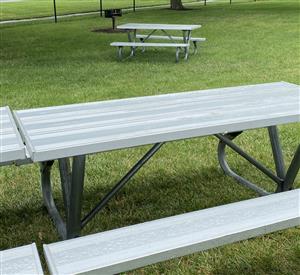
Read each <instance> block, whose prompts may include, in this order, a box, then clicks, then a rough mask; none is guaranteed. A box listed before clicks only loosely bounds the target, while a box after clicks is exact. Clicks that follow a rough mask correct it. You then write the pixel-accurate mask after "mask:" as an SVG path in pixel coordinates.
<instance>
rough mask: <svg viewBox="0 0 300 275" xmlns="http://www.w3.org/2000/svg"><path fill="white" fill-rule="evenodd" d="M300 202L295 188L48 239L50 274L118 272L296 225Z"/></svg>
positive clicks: (46, 251) (45, 250)
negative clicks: (55, 240)
mask: <svg viewBox="0 0 300 275" xmlns="http://www.w3.org/2000/svg"><path fill="white" fill-rule="evenodd" d="M299 205H300V189H297V190H293V191H288V192H284V193H280V194H274V195H269V196H266V197H260V198H255V199H250V200H246V201H242V202H236V203H232V204H227V205H223V206H218V207H213V208H209V209H204V210H200V211H195V212H191V213H187V214H182V215H177V216H173V217H168V218H163V219H159V220H155V221H150V222H145V223H142V224H137V225H132V226H128V227H124V228H120V229H115V230H111V231H107V232H103V233H98V234H94V235H89V236H85V237H81V238H77V239H72V240H68V241H63V242H58V243H53V244H49V245H44V252H45V256H46V260H47V263H48V267H49V270H50V272H51V274H83V273H89V272H90V273H91V274H99V275H100V274H106V275H107V274H117V273H120V272H124V271H127V270H131V269H135V268H139V267H142V266H145V265H148V264H153V263H156V262H160V261H164V260H167V259H171V258H175V257H179V256H183V255H187V254H190V253H194V252H197V251H203V250H206V249H209V248H213V247H218V246H221V245H224V244H229V243H233V242H236V241H240V240H245V239H248V238H251V237H254V236H258V235H262V234H266V233H270V232H274V231H277V230H282V229H286V228H289V227H293V226H298V225H300V215H299ZM90 273H89V274H90Z"/></svg>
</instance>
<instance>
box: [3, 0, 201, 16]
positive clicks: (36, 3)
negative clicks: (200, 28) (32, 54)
mask: <svg viewBox="0 0 300 275" xmlns="http://www.w3.org/2000/svg"><path fill="white" fill-rule="evenodd" d="M99 1H100V0H75V1H74V0H56V8H57V14H58V15H62V14H68V13H78V12H90V11H97V10H99V7H100V4H99ZM195 1H196V0H183V1H182V2H183V3H187V2H195ZM168 4H169V0H136V7H144V6H153V5H168ZM102 5H103V6H102V8H103V9H109V8H130V7H132V6H133V0H103V2H102ZM52 15H53V0H17V1H16V2H1V1H0V21H1V20H9V19H20V18H32V17H42V16H52Z"/></svg>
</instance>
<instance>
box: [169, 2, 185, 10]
mask: <svg viewBox="0 0 300 275" xmlns="http://www.w3.org/2000/svg"><path fill="white" fill-rule="evenodd" d="M170 1H171V2H170V4H171V9H172V10H183V9H184V6H183V5H182V2H181V0H170Z"/></svg>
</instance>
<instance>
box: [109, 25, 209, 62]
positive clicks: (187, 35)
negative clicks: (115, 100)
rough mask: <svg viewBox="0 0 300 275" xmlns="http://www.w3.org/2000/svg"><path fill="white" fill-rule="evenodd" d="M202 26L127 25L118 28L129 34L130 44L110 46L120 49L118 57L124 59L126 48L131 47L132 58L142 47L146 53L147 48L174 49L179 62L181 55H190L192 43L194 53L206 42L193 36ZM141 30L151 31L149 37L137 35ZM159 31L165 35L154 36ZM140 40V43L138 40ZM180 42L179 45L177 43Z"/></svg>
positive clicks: (185, 56) (118, 43) (120, 43)
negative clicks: (198, 45)
mask: <svg viewBox="0 0 300 275" xmlns="http://www.w3.org/2000/svg"><path fill="white" fill-rule="evenodd" d="M200 27H201V25H178V24H144V23H127V24H123V25H120V26H117V28H118V29H122V30H126V31H127V32H128V42H112V43H111V44H110V45H111V46H113V47H118V57H119V59H121V58H122V50H123V48H124V47H130V48H131V53H130V56H133V55H135V51H136V48H138V47H141V48H142V49H143V51H145V48H146V47H173V48H176V62H178V61H179V53H180V52H181V50H183V52H184V58H185V59H187V58H188V55H189V47H190V42H192V43H193V45H194V53H196V51H197V43H198V42H203V41H205V38H195V37H192V36H191V33H192V31H193V30H195V29H198V28H200ZM140 30H148V31H149V30H150V31H151V32H150V33H148V34H147V35H144V34H137V31H140ZM157 31H161V32H163V34H165V35H154V33H156V32H157ZM169 31H181V32H182V37H178V36H174V35H171V34H170V33H169ZM137 39H139V40H140V42H137V41H136V40H137ZM149 39H156V40H157V39H159V40H169V41H170V42H171V43H161V42H154V43H148V42H147V40H149ZM178 40H179V41H180V42H181V43H178V42H176V41H178Z"/></svg>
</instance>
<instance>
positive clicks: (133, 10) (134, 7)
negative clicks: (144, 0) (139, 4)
mask: <svg viewBox="0 0 300 275" xmlns="http://www.w3.org/2000/svg"><path fill="white" fill-rule="evenodd" d="M133 11H135V0H133Z"/></svg>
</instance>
